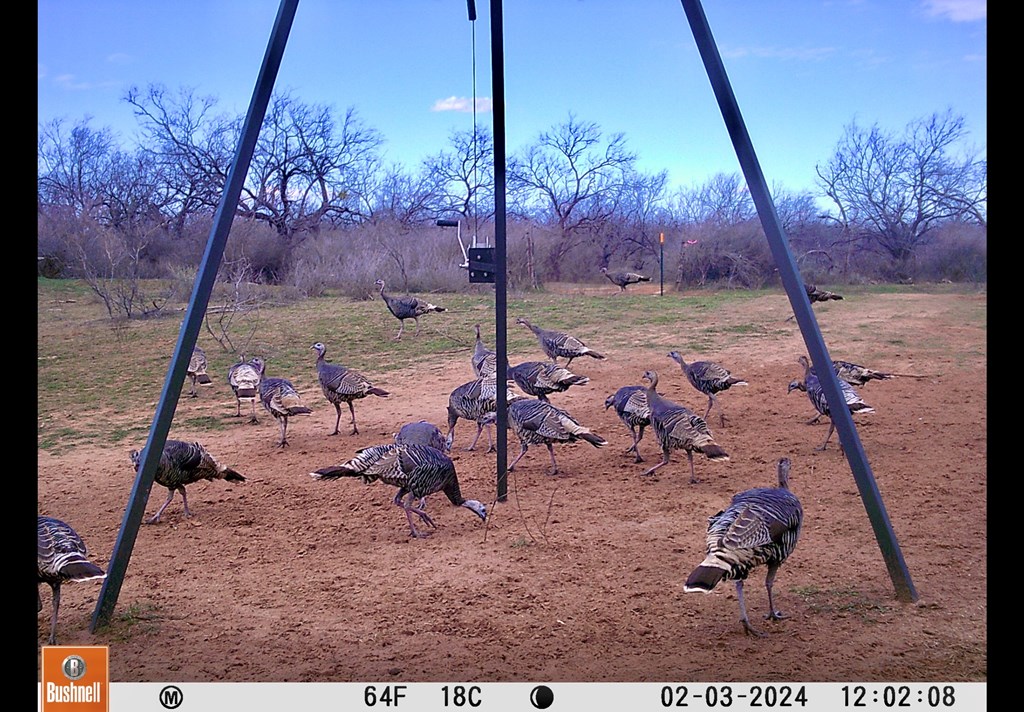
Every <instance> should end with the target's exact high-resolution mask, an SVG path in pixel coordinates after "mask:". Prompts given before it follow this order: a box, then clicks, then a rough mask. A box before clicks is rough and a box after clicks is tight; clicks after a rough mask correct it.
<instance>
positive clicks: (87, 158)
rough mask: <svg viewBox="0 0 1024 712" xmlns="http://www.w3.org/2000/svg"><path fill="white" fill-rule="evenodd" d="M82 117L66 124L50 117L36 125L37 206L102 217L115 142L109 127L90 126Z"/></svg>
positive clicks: (115, 147) (78, 214) (87, 118)
mask: <svg viewBox="0 0 1024 712" xmlns="http://www.w3.org/2000/svg"><path fill="white" fill-rule="evenodd" d="M90 123H91V119H90V118H89V117H85V118H84V119H82V120H81V121H79V122H78V123H76V124H75V125H74V126H71V127H68V125H67V121H66V120H65V119H53V120H51V121H49V122H46V123H44V124H42V125H41V126H40V127H39V135H38V139H37V141H38V143H37V159H36V164H37V165H36V167H37V171H38V172H37V191H38V205H39V208H40V209H42V208H44V207H58V208H68V209H70V210H71V211H72V213H73V214H74V215H75V216H77V217H83V216H88V217H91V218H92V219H94V220H98V221H99V220H102V217H103V216H102V214H101V213H102V209H103V204H104V196H105V195H106V193H107V190H106V185H107V182H108V181H109V179H110V167H111V162H112V161H113V157H114V154H115V153H116V151H117V144H116V140H115V138H114V134H113V132H112V131H111V130H110V129H109V128H103V129H94V128H92V126H90Z"/></svg>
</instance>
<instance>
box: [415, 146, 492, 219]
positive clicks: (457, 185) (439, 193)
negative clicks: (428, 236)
mask: <svg viewBox="0 0 1024 712" xmlns="http://www.w3.org/2000/svg"><path fill="white" fill-rule="evenodd" d="M450 142H451V149H450V150H444V151H441V152H440V153H437V154H435V155H433V156H430V157H428V158H426V159H424V161H423V168H424V170H425V172H426V173H427V174H428V175H431V176H433V177H434V180H435V181H436V187H435V194H436V204H435V207H434V210H435V212H436V214H437V215H446V214H453V213H454V214H457V215H461V216H462V217H463V218H464V219H466V220H467V221H472V223H473V226H474V228H477V226H478V225H479V223H481V222H486V221H488V220H490V219H491V218H493V217H494V139H493V138H492V136H491V133H490V130H489V129H487V128H486V127H478V128H477V129H476V133H475V135H474V132H473V130H472V129H469V130H464V131H453V132H452V134H451V138H450Z"/></svg>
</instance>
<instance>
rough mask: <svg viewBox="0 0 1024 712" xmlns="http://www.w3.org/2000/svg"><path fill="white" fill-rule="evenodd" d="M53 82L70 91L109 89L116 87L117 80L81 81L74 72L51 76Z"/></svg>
mask: <svg viewBox="0 0 1024 712" xmlns="http://www.w3.org/2000/svg"><path fill="white" fill-rule="evenodd" d="M53 83H54V84H56V85H57V86H59V87H60V88H61V89H69V90H71V91H87V90H89V89H109V88H110V87H116V86H117V85H118V84H117V82H112V81H106V82H83V81H79V80H77V79H76V78H75V75H74V74H58V75H56V76H55V77H54V78H53Z"/></svg>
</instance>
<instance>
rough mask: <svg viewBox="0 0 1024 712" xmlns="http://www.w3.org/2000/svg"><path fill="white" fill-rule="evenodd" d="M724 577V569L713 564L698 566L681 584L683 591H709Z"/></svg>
mask: <svg viewBox="0 0 1024 712" xmlns="http://www.w3.org/2000/svg"><path fill="white" fill-rule="evenodd" d="M723 578H725V569H720V568H718V567H715V566H698V567H697V568H695V569H694V570H693V572H692V573H691V574H690V576H689V577H688V578H687V579H686V583H685V584H683V591H684V592H685V593H695V592H698V591H700V592H703V593H708V592H710V591H711V590H712V589H713V588H714V587H715V586H717V585H718V582H719V581H721V580H722V579H723Z"/></svg>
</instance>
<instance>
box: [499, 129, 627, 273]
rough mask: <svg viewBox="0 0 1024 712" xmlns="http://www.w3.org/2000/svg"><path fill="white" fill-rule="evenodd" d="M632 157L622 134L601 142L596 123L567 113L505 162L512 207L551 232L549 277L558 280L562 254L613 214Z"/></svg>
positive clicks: (563, 256) (576, 244) (576, 245)
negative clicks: (555, 235) (534, 219)
mask: <svg viewBox="0 0 1024 712" xmlns="http://www.w3.org/2000/svg"><path fill="white" fill-rule="evenodd" d="M635 162H636V155H635V154H634V153H632V152H631V151H629V150H628V149H627V148H626V138H625V136H624V135H623V134H621V133H617V134H612V135H611V136H609V137H608V139H607V141H605V140H603V137H602V133H601V129H600V128H599V127H598V125H597V124H595V123H592V122H586V121H579V120H577V119H576V117H575V116H574V115H572V114H570V115H569V118H568V120H567V121H566V122H564V123H562V124H560V125H558V126H555V127H553V128H552V129H551V130H549V131H544V132H542V133H541V134H540V136H539V137H538V139H537V141H536V142H535V143H533V144H531V145H530V146H528V147H526V149H524V150H523V151H522V152H521V153H519V154H518V155H517V156H516V157H514V158H513V159H512V160H511V161H510V162H509V168H508V184H509V193H510V194H511V195H512V198H513V200H514V201H515V203H516V210H517V211H518V212H519V213H520V214H524V215H529V214H532V215H535V216H536V217H538V218H539V219H541V220H543V221H545V222H547V223H548V224H550V225H551V226H552V227H553V229H554V230H555V231H556V233H557V240H556V242H555V244H554V246H553V249H552V251H551V253H550V255H549V260H548V262H549V267H550V271H551V277H552V279H555V280H558V279H560V277H561V270H562V260H563V259H564V258H565V256H566V255H567V254H568V253H570V252H572V251H573V249H575V248H576V247H578V246H579V245H580V244H582V243H583V241H584V240H585V239H586V237H587V235H588V234H593V232H595V231H596V230H598V229H599V228H601V227H602V226H603V225H604V224H605V223H607V222H608V221H609V220H611V219H612V217H613V216H614V215H615V211H616V209H617V207H618V199H619V197H620V196H619V193H620V191H621V190H622V189H623V185H624V177H625V175H626V174H627V172H628V171H630V170H631V169H632V168H633V165H634V163H635Z"/></svg>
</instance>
